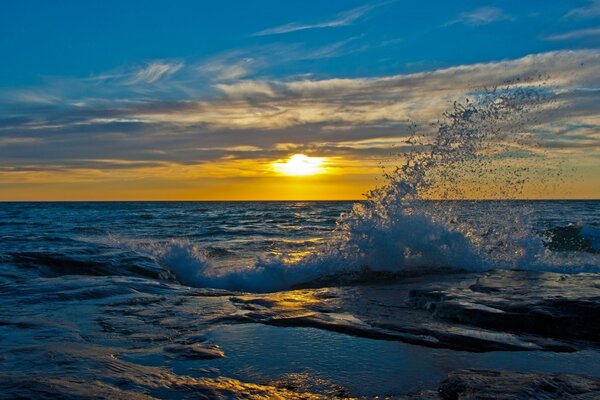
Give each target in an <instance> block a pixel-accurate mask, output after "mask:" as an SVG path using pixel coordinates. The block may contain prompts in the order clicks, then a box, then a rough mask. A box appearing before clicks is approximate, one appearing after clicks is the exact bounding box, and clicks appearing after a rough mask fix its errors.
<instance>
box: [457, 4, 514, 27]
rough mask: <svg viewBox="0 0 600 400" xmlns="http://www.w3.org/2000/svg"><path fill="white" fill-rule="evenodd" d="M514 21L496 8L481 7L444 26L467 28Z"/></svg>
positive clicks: (462, 14)
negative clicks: (460, 25)
mask: <svg viewBox="0 0 600 400" xmlns="http://www.w3.org/2000/svg"><path fill="white" fill-rule="evenodd" d="M512 19H514V18H513V17H511V16H510V15H508V14H506V13H505V12H504V11H502V10H501V9H500V8H497V7H481V8H478V9H476V10H473V11H468V12H463V13H460V14H459V15H458V17H457V18H456V19H453V20H452V21H450V22H448V23H447V24H446V26H449V25H455V24H464V25H469V26H481V25H488V24H491V23H493V22H499V21H507V20H512Z"/></svg>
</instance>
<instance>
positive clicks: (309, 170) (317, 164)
mask: <svg viewBox="0 0 600 400" xmlns="http://www.w3.org/2000/svg"><path fill="white" fill-rule="evenodd" d="M323 162H324V159H323V158H322V157H309V156H305V155H304V154H294V155H293V156H291V157H290V158H288V159H287V161H285V162H274V163H272V164H271V165H272V166H273V169H274V170H275V171H277V172H278V173H280V174H282V175H287V176H306V175H316V174H319V173H322V172H323Z"/></svg>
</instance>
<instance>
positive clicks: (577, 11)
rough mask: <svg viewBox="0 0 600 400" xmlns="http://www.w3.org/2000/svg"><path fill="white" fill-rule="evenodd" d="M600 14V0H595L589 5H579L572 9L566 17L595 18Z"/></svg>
mask: <svg viewBox="0 0 600 400" xmlns="http://www.w3.org/2000/svg"><path fill="white" fill-rule="evenodd" d="M598 16H600V0H593V1H592V2H591V4H590V5H589V6H586V7H578V8H574V9H572V10H570V11H569V12H568V13H566V14H565V15H564V18H578V19H584V18H593V17H598Z"/></svg>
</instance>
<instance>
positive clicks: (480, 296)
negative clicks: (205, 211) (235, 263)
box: [225, 270, 600, 352]
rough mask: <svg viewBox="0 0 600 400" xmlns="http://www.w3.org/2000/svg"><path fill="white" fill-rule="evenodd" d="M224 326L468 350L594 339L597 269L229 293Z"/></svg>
mask: <svg viewBox="0 0 600 400" xmlns="http://www.w3.org/2000/svg"><path fill="white" fill-rule="evenodd" d="M231 302H232V304H233V305H235V307H236V308H237V309H238V310H239V311H238V312H237V313H235V314H232V315H231V317H226V318H225V319H228V322H230V323H240V322H259V323H263V324H268V325H276V326H302V327H314V328H319V329H324V330H330V331H334V332H339V333H345V334H350V335H354V336H360V337H368V338H373V339H384V340H398V341H403V342H406V343H411V344H417V345H423V346H428V347H444V348H451V349H455V350H466V351H473V352H485V351H501V350H512V351H514V350H517V351H519V350H521V351H531V350H546V351H560V352H572V351H577V350H580V349H583V348H587V347H596V346H597V345H598V344H600V274H573V275H564V274H555V273H542V272H535V271H516V270H506V271H490V272H487V273H460V274H446V275H437V276H421V277H409V278H403V279H401V280H398V279H397V278H396V280H390V281H388V282H386V283H383V282H375V283H373V282H368V283H363V284H360V285H354V286H345V287H332V288H321V289H303V290H295V291H288V292H279V293H268V294H252V295H250V294H248V295H239V296H234V297H231Z"/></svg>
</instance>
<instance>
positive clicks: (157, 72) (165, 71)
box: [127, 61, 183, 85]
mask: <svg viewBox="0 0 600 400" xmlns="http://www.w3.org/2000/svg"><path fill="white" fill-rule="evenodd" d="M181 67H183V63H180V62H171V63H169V62H163V61H154V62H151V63H149V64H148V65H146V66H145V67H143V68H141V69H139V70H138V71H137V72H135V73H134V74H133V76H131V78H130V79H129V80H128V82H127V83H128V84H131V85H134V84H137V83H155V82H157V81H158V80H160V79H163V78H165V77H168V76H171V75H173V74H174V73H175V72H177V71H179V70H180V69H181Z"/></svg>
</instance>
